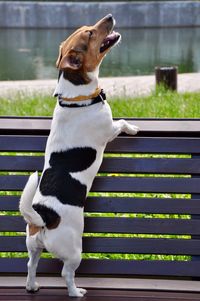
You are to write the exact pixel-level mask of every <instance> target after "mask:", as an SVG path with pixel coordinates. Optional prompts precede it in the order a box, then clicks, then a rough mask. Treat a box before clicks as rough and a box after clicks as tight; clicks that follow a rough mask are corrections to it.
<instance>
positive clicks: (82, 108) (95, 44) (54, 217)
mask: <svg viewBox="0 0 200 301" xmlns="http://www.w3.org/2000/svg"><path fill="white" fill-rule="evenodd" d="M114 25H115V20H114V18H113V16H112V15H111V14H109V15H107V16H106V17H104V18H103V19H101V20H100V21H98V22H97V23H96V24H95V25H94V26H83V27H81V28H79V29H78V30H76V31H75V32H74V33H73V34H72V35H71V36H70V37H68V38H67V39H66V40H65V41H64V42H62V43H61V45H60V49H59V56H58V59H57V62H56V66H57V68H58V69H59V77H58V83H57V86H56V89H55V92H54V96H56V97H57V104H56V107H55V110H54V114H53V119H52V125H51V131H50V134H49V137H48V140H47V144H46V150H45V163H44V168H43V172H42V175H41V178H40V180H39V177H38V173H37V172H35V173H33V174H32V175H31V176H30V177H29V180H28V182H27V184H26V186H25V188H24V191H23V193H22V196H21V199H20V205H19V209H20V212H21V214H22V215H23V217H24V219H25V221H26V222H27V227H26V232H27V236H26V245H27V249H28V254H29V261H28V276H27V283H26V289H27V291H28V292H36V291H38V290H39V285H38V283H37V282H36V280H35V277H36V269H37V265H38V261H39V258H40V254H41V252H42V250H43V249H44V248H45V249H46V250H48V251H49V252H51V253H52V254H54V256H56V257H58V258H59V259H61V260H62V261H63V263H64V264H63V269H62V276H63V277H64V279H65V281H66V285H67V287H68V294H69V296H71V297H83V296H84V295H85V293H86V290H85V289H82V288H77V287H76V285H75V281H74V275H75V271H76V269H77V268H78V266H79V264H80V262H81V253H82V234H83V228H84V217H83V210H84V203H85V199H86V196H87V194H88V192H89V191H90V188H91V186H92V183H93V180H94V178H95V176H96V174H97V172H98V170H99V167H100V165H101V162H102V159H103V153H104V150H105V147H106V144H107V143H108V142H109V141H112V140H113V139H114V138H115V137H117V136H118V135H119V134H120V133H121V132H125V133H127V134H130V135H135V134H137V132H138V130H139V129H138V127H136V126H133V125H131V124H129V123H128V122H126V121H125V120H123V119H121V120H118V121H113V119H112V113H111V109H110V107H109V105H108V103H107V101H106V97H105V94H104V92H103V91H102V90H101V89H100V87H99V84H98V74H99V66H100V64H101V62H102V60H103V58H104V57H105V55H106V54H107V53H108V51H109V50H110V49H111V48H112V47H113V46H114V45H116V44H118V42H119V41H120V39H121V35H120V34H119V33H117V32H115V31H113V28H114Z"/></svg>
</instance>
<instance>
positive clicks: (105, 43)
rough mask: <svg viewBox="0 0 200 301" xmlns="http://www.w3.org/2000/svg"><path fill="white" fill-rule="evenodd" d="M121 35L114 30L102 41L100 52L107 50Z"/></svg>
mask: <svg viewBox="0 0 200 301" xmlns="http://www.w3.org/2000/svg"><path fill="white" fill-rule="evenodd" d="M120 37H121V35H120V34H119V33H118V32H115V31H113V32H112V33H111V34H109V35H108V36H107V37H106V38H105V39H104V40H103V42H102V44H101V47H100V53H102V52H104V51H106V50H107V49H108V48H110V47H112V46H114V45H115V44H116V43H117V42H118V41H119V39H120Z"/></svg>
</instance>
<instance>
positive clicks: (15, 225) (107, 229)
mask: <svg viewBox="0 0 200 301" xmlns="http://www.w3.org/2000/svg"><path fill="white" fill-rule="evenodd" d="M0 231H2V232H7V231H8V232H13V231H14V232H15V231H16V232H24V231H25V222H24V221H23V219H22V217H20V216H1V218H0ZM85 232H86V233H130V234H138V233H141V234H172V235H173V234H174V235H177V234H180V235H182V234H183V235H200V220H197V219H177V218H176V219H170V218H161V219H160V218H125V217H123V218H118V217H115V218H109V217H86V218H85Z"/></svg>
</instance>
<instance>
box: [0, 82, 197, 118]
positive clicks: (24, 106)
mask: <svg viewBox="0 0 200 301" xmlns="http://www.w3.org/2000/svg"><path fill="white" fill-rule="evenodd" d="M0 103H1V106H0V115H1V116H2V115H4V116H5V115H6V116H9V115H11V116H14V115H15V116H52V113H53V109H54V106H55V103H56V99H55V98H53V97H50V96H49V97H48V96H32V97H30V96H29V97H27V96H26V95H23V94H18V95H17V96H16V97H15V98H13V99H7V98H3V97H0ZM109 104H110V106H111V108H112V112H113V116H114V117H121V116H123V117H141V118H142V117H144V118H146V117H160V118H170V117H171V118H199V112H200V92H199V93H183V94H179V93H175V92H171V91H166V90H164V89H162V88H160V89H158V90H157V91H154V92H152V93H151V95H149V96H145V97H144V96H143V97H133V98H125V97H124V98H122V97H121V98H110V99H109Z"/></svg>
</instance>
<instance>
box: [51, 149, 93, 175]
mask: <svg viewBox="0 0 200 301" xmlns="http://www.w3.org/2000/svg"><path fill="white" fill-rule="evenodd" d="M95 159H96V150H95V149H93V148H91V147H83V148H81V147H77V148H73V149H69V150H67V151H65V152H60V153H56V152H54V153H52V154H51V158H50V160H49V164H50V165H51V167H53V168H57V169H65V171H68V172H78V171H83V170H85V169H87V168H88V167H90V166H91V165H92V163H93V162H94V161H95Z"/></svg>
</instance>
